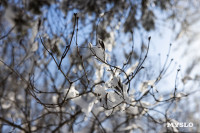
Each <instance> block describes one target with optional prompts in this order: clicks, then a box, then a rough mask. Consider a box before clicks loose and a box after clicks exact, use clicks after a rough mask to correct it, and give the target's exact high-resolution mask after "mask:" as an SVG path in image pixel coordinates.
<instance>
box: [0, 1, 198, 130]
mask: <svg viewBox="0 0 200 133" xmlns="http://www.w3.org/2000/svg"><path fill="white" fill-rule="evenodd" d="M193 2H194V1H193ZM193 2H192V3H193ZM195 2H196V3H198V2H197V1H195ZM182 3H183V4H182ZM191 6H192V7H193V6H194V7H196V4H194V5H190V6H189V7H188V5H187V4H184V2H182V1H181V2H179V1H174V0H160V1H154V0H138V1H134V0H129V1H128V0H121V1H119V0H82V1H81V0H76V1H70V0H1V1H0V31H1V32H0V72H1V73H0V89H1V90H0V91H1V93H0V128H1V131H2V132H95V131H96V132H128V131H136V132H137V131H138V132H139V131H141V132H147V131H148V132H158V131H177V130H179V128H170V127H169V128H167V127H166V123H167V122H174V120H173V119H172V118H171V117H170V116H169V113H170V112H169V110H170V108H171V107H173V106H175V103H176V102H178V101H179V100H180V98H182V97H187V96H188V95H189V94H187V93H186V94H185V93H183V92H181V91H179V90H178V89H177V82H175V86H174V88H173V89H170V90H169V91H168V92H163V91H162V90H161V89H160V88H156V86H157V84H158V83H159V81H160V80H161V79H162V77H163V76H164V75H165V74H166V71H167V70H168V68H169V66H170V64H171V62H172V60H170V59H169V58H167V59H166V61H165V64H164V66H163V67H162V68H160V71H159V69H158V71H157V72H155V73H151V72H152V71H151V70H150V68H149V67H148V63H147V60H149V59H147V57H148V52H149V45H150V40H151V38H149V39H148V40H147V39H146V36H145V35H144V34H145V33H146V32H150V31H152V30H157V28H158V27H159V26H160V22H163V23H164V22H165V21H171V22H174V24H173V25H171V28H172V29H173V28H174V29H175V31H178V32H177V33H176V34H175V37H176V38H179V37H180V35H181V33H182V32H183V31H186V29H187V27H188V25H187V24H188V22H187V21H188V16H189V18H192V17H194V16H195V14H192V13H189V12H190V9H191ZM186 9H187V10H189V11H187V13H188V14H185V13H184V11H186ZM193 10H194V12H195V11H196V12H197V11H198V8H193V9H192V10H191V11H192V12H193ZM184 15H185V16H184ZM176 23H178V26H177V24H176ZM183 27H184V28H183ZM137 33H139V35H140V39H142V40H141V44H139V43H137V45H135V39H134V38H135V35H136V34H137ZM144 38H145V40H143V39H144ZM99 40H100V41H99ZM170 49H171V46H170ZM168 54H170V53H168ZM153 66H154V68H155V69H157V67H156V64H153ZM142 70H145V71H144V72H142ZM178 73H179V70H178V71H177V75H178ZM175 80H178V78H175ZM170 94H171V95H170ZM187 130H188V131H189V130H191V131H193V129H187Z"/></svg>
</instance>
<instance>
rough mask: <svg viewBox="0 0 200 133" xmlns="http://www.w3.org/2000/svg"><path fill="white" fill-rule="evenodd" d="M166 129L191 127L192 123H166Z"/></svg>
mask: <svg viewBox="0 0 200 133" xmlns="http://www.w3.org/2000/svg"><path fill="white" fill-rule="evenodd" d="M167 127H193V123H192V122H189V123H186V122H173V123H170V122H167Z"/></svg>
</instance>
